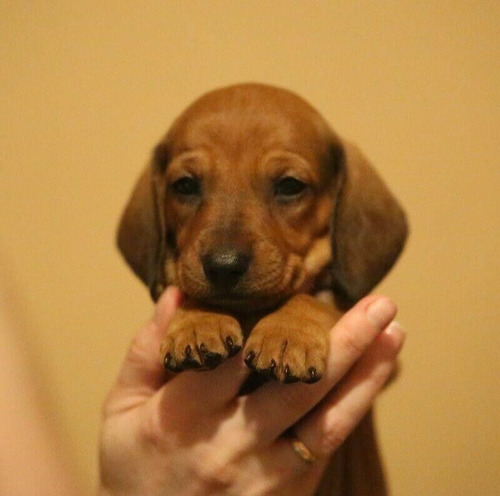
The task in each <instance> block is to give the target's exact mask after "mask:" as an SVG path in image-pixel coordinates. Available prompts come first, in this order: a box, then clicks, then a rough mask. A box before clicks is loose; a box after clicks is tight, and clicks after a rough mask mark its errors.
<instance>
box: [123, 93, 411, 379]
mask: <svg viewBox="0 0 500 496" xmlns="http://www.w3.org/2000/svg"><path fill="white" fill-rule="evenodd" d="M406 232H407V229H406V221H405V216H404V213H403V212H402V210H401V208H400V207H399V205H398V204H397V202H396V200H395V199H394V198H393V196H392V195H391V194H390V193H389V191H388V190H387V189H386V187H385V186H384V184H383V183H382V181H381V180H380V179H379V177H378V176H377V175H376V173H375V172H374V170H373V169H372V168H371V167H370V165H369V164H368V162H367V161H366V160H365V158H364V157H363V156H362V155H361V154H360V152H359V151H358V150H357V149H356V148H355V147H353V146H352V145H350V144H349V143H347V142H345V141H343V140H341V139H340V138H339V137H338V136H336V135H335V134H334V133H333V131H332V130H331V129H330V128H329V126H328V125H327V123H326V122H325V121H324V120H323V118H322V117H321V116H320V115H319V114H318V113H317V112H316V111H315V110H314V109H313V108H312V107H311V106H310V105H309V104H308V103H306V102H305V101H303V100H302V99H301V98H299V97H298V96H296V95H294V94H292V93H290V92H288V91H285V90H282V89H277V88H273V87H269V86H264V85H257V84H246V85H238V86H233V87H229V88H223V89H221V90H216V91H213V92H211V93H208V94H207V95H205V96H203V97H201V98H200V99H198V100H197V101H195V102H194V103H193V104H192V105H191V106H190V107H189V108H188V109H187V110H186V111H185V112H184V113H183V114H182V115H181V116H180V117H179V118H178V119H177V120H176V121H175V122H174V124H173V126H172V127H171V129H170V130H169V132H168V133H167V135H166V136H165V138H164V139H163V140H162V141H161V143H160V144H159V145H158V146H157V147H156V149H155V152H154V155H153V158H152V161H151V163H150V164H149V165H148V166H147V168H146V170H145V171H144V173H143V175H142V177H141V178H140V180H139V182H138V184H137V186H136V188H135V190H134V192H133V194H132V198H131V200H130V203H129V204H128V206H127V208H126V210H125V213H124V215H123V218H122V220H121V224H120V228H119V234H118V244H119V247H120V249H121V251H122V253H123V255H124V256H125V259H126V260H127V262H128V263H129V264H130V265H131V267H132V268H133V270H134V271H135V273H136V274H137V275H138V276H139V277H140V278H141V279H142V280H143V281H144V282H145V283H146V284H147V285H148V286H149V288H150V290H151V294H152V296H153V298H154V299H155V300H156V299H157V298H158V297H159V295H160V294H161V292H162V291H163V289H164V288H165V286H166V285H167V284H175V285H177V286H179V287H180V288H181V289H182V290H183V291H184V292H185V294H186V295H187V299H186V303H185V305H184V307H183V309H182V310H180V311H179V312H178V313H177V315H176V317H175V319H174V321H173V322H172V324H171V326H170V327H169V329H168V331H167V334H166V336H165V339H164V343H163V346H162V355H163V359H164V364H165V367H166V368H168V369H170V370H173V371H180V370H183V369H187V368H212V367H214V366H216V365H218V364H219V363H220V362H221V361H222V360H223V359H224V358H226V357H228V356H231V355H233V354H234V353H236V352H237V351H239V350H240V349H241V347H242V346H244V351H243V353H244V356H245V361H246V363H247V365H248V366H249V367H251V368H253V369H255V370H257V371H258V372H261V373H265V374H266V375H267V376H270V377H273V378H276V379H278V380H280V381H283V382H293V381H297V380H300V381H304V382H314V381H316V380H318V379H319V378H320V377H321V374H322V373H323V370H324V367H325V362H326V358H327V356H326V355H327V350H328V346H327V335H328V330H329V329H330V328H331V327H332V325H333V324H334V323H335V321H336V320H337V319H338V317H339V311H338V309H339V308H340V309H345V308H346V307H348V306H350V305H351V304H353V303H354V302H355V301H357V300H358V299H360V298H361V297H362V296H364V295H365V294H367V293H368V292H369V291H370V290H371V289H372V288H373V287H374V286H375V285H376V284H377V283H378V282H379V280H380V279H381V278H382V277H383V276H384V275H385V273H386V272H387V271H388V270H389V269H390V268H391V266H392V265H393V263H394V261H395V260H396V258H397V256H398V255H399V253H400V251H401V249H402V247H403V244H404V241H405V238H406ZM324 289H328V290H330V291H332V292H333V295H334V296H335V298H336V302H337V308H334V307H332V306H327V305H324V304H322V303H320V302H318V301H317V300H316V299H314V298H313V297H312V296H310V295H311V294H314V293H317V292H318V291H321V290H324Z"/></svg>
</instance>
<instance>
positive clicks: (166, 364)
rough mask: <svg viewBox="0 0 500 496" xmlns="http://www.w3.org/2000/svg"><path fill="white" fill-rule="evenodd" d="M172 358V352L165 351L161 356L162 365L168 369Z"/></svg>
mask: <svg viewBox="0 0 500 496" xmlns="http://www.w3.org/2000/svg"><path fill="white" fill-rule="evenodd" d="M171 360H172V353H167V354H166V355H165V357H164V358H163V366H164V367H165V368H166V369H167V370H170V367H169V364H170V362H171Z"/></svg>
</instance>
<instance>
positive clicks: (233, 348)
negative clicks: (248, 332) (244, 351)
mask: <svg viewBox="0 0 500 496" xmlns="http://www.w3.org/2000/svg"><path fill="white" fill-rule="evenodd" d="M226 347H227V353H228V355H229V356H230V357H232V356H234V355H236V353H238V352H239V351H240V350H241V346H240V345H237V344H234V341H233V338H231V336H228V337H227V338H226Z"/></svg>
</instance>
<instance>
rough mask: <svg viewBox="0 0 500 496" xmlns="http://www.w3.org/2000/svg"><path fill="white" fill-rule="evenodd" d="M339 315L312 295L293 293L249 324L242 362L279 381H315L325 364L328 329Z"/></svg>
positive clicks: (320, 374)
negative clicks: (262, 316)
mask: <svg viewBox="0 0 500 496" xmlns="http://www.w3.org/2000/svg"><path fill="white" fill-rule="evenodd" d="M340 315H341V314H340V312H339V311H338V310H336V309H335V308H334V307H331V306H329V305H326V304H324V303H322V302H319V301H317V300H316V299H314V298H313V297H312V296H309V295H305V294H300V295H296V296H294V297H293V298H291V299H290V300H289V301H288V302H287V303H285V304H284V305H283V306H282V307H281V308H280V309H279V310H277V311H276V312H273V313H272V314H269V315H267V316H266V317H264V318H263V319H262V320H260V321H259V322H258V323H257V325H256V326H255V327H254V328H253V330H252V332H251V333H250V336H249V338H248V340H247V342H246V345H245V349H244V352H243V354H244V357H245V362H246V363H247V365H248V366H249V367H250V368H252V369H255V370H257V371H258V372H261V373H264V374H268V375H269V376H271V377H274V378H275V379H278V380H279V381H281V382H296V381H302V382H316V381H318V380H319V379H320V378H321V376H322V374H323V372H324V369H325V365H326V359H327V356H328V349H329V345H328V332H329V330H330V329H331V328H332V327H333V325H334V324H335V323H336V322H337V321H338V319H339V318H340Z"/></svg>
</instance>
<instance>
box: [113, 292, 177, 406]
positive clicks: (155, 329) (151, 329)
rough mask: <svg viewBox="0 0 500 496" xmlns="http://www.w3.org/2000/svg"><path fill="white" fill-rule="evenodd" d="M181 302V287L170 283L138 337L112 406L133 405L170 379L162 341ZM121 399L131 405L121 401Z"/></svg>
mask: <svg viewBox="0 0 500 496" xmlns="http://www.w3.org/2000/svg"><path fill="white" fill-rule="evenodd" d="M181 303H182V293H181V292H180V290H179V289H178V288H176V287H175V286H169V287H168V288H167V289H166V291H165V292H164V293H163V294H162V296H161V297H160V300H159V301H158V304H157V305H156V309H155V313H154V316H153V318H152V319H151V320H150V321H149V322H148V323H147V324H146V325H145V326H144V327H143V328H142V329H141V330H140V331H139V332H137V334H136V335H135V336H134V338H133V340H132V343H131V344H130V346H129V349H128V351H127V353H126V355H125V360H124V361H123V364H122V366H121V369H120V372H119V374H118V379H117V381H116V384H115V386H114V387H113V389H112V391H111V394H110V397H109V398H108V401H107V406H108V407H111V408H112V409H113V410H115V409H116V408H119V409H122V408H124V407H130V402H135V401H137V400H139V399H141V398H142V399H144V397H149V396H151V395H152V394H154V392H155V391H156V390H158V389H159V388H160V387H161V385H162V384H164V383H165V381H166V380H168V374H167V373H166V371H165V369H164V368H163V365H162V363H161V360H160V343H161V340H162V337H163V335H164V334H165V329H166V328H167V327H168V325H169V323H170V321H171V320H172V317H173V315H174V314H175V311H176V310H177V309H178V308H179V306H180V305H181ZM119 398H121V400H125V402H126V403H128V405H123V404H121V403H122V401H121V400H119ZM117 403H120V405H118V404H117Z"/></svg>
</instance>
